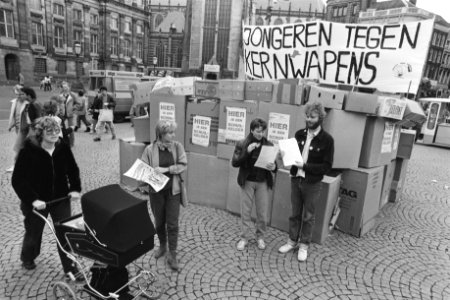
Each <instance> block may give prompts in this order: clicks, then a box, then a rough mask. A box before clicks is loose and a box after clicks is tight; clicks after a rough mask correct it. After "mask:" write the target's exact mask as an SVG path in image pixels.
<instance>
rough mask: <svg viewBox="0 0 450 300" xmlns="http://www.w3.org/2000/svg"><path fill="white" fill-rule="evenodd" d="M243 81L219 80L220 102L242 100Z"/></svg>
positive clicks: (243, 94) (243, 95)
mask: <svg viewBox="0 0 450 300" xmlns="http://www.w3.org/2000/svg"><path fill="white" fill-rule="evenodd" d="M245 83H246V81H245V80H219V98H220V100H225V101H227V100H244V99H245Z"/></svg>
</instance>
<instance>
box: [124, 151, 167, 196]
mask: <svg viewBox="0 0 450 300" xmlns="http://www.w3.org/2000/svg"><path fill="white" fill-rule="evenodd" d="M123 175H125V176H127V177H130V178H133V179H135V180H138V181H143V182H145V183H148V184H150V185H151V187H152V188H153V189H154V190H155V192H159V191H160V190H161V189H162V188H163V187H164V186H165V185H166V184H167V182H168V181H169V177H167V176H166V175H164V174H162V173H159V172H156V171H155V169H154V168H152V167H150V166H149V165H148V164H146V163H145V162H143V161H142V160H140V159H139V158H138V159H136V161H135V162H134V164H133V165H132V166H131V168H130V169H129V170H128V171H126V172H125V173H124V174H123Z"/></svg>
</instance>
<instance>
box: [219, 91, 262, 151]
mask: <svg viewBox="0 0 450 300" xmlns="http://www.w3.org/2000/svg"><path fill="white" fill-rule="evenodd" d="M229 107H231V108H244V109H245V110H246V116H245V128H242V130H243V131H242V133H243V136H244V137H246V136H247V135H248V134H249V133H250V123H251V121H252V120H253V119H255V118H256V117H257V116H258V109H259V101H252V100H250V101H249V100H245V101H221V102H220V112H219V134H218V138H217V141H218V144H217V157H219V158H225V159H231V157H232V155H233V151H234V147H235V145H236V142H237V140H233V139H229V138H227V108H229Z"/></svg>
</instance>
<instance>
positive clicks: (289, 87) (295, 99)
mask: <svg viewBox="0 0 450 300" xmlns="http://www.w3.org/2000/svg"><path fill="white" fill-rule="evenodd" d="M306 95H307V93H306V90H305V86H304V85H303V84H301V85H299V84H298V79H282V80H280V81H279V82H278V86H277V89H276V97H274V98H275V99H274V102H276V103H282V104H291V105H302V104H304V103H305V102H306V99H305V98H306Z"/></svg>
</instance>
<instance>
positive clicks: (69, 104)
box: [60, 81, 79, 147]
mask: <svg viewBox="0 0 450 300" xmlns="http://www.w3.org/2000/svg"><path fill="white" fill-rule="evenodd" d="M61 89H62V93H61V95H60V96H61V98H62V99H63V102H64V114H63V117H62V120H63V122H64V123H65V127H66V128H69V127H70V128H73V129H74V128H75V126H76V118H77V115H76V111H77V108H78V107H79V104H78V101H77V99H76V97H75V95H74V94H73V93H71V92H70V85H69V83H68V82H66V81H63V82H62V83H61ZM69 140H70V146H71V147H73V146H74V145H75V134H74V133H73V132H72V133H70V134H69Z"/></svg>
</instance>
